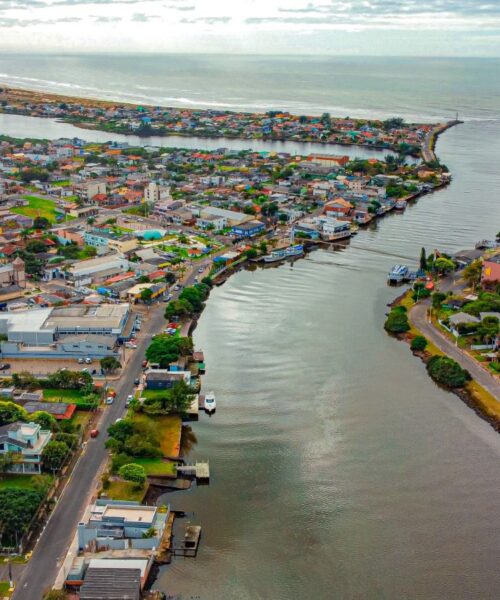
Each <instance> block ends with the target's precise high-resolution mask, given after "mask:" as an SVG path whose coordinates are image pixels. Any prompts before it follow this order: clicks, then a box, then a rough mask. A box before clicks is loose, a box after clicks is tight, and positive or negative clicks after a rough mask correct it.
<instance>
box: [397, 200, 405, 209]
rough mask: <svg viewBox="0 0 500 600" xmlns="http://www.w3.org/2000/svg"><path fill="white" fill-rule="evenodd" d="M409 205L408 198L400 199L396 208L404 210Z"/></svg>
mask: <svg viewBox="0 0 500 600" xmlns="http://www.w3.org/2000/svg"><path fill="white" fill-rule="evenodd" d="M407 206H408V202H407V201H406V200H398V201H397V202H396V204H395V206H394V208H395V209H396V210H404V209H405V208H406V207H407Z"/></svg>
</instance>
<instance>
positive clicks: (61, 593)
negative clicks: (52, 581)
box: [43, 590, 69, 600]
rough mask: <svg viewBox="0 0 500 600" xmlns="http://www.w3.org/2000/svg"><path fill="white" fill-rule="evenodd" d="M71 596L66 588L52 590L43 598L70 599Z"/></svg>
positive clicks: (49, 599)
mask: <svg viewBox="0 0 500 600" xmlns="http://www.w3.org/2000/svg"><path fill="white" fill-rule="evenodd" d="M68 599H69V596H68V593H67V592H66V590H50V592H47V593H46V594H45V596H44V597H43V600H68Z"/></svg>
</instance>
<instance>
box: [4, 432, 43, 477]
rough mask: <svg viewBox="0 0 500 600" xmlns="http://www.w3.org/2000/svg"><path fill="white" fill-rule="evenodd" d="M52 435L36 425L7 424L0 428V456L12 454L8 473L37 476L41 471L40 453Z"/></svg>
mask: <svg viewBox="0 0 500 600" xmlns="http://www.w3.org/2000/svg"><path fill="white" fill-rule="evenodd" d="M51 436H52V434H51V432H50V431H46V430H44V429H42V428H41V427H40V425H38V424H37V423H21V422H18V421H17V422H15V423H9V424H8V425H3V426H2V427H0V454H7V453H9V452H12V453H14V455H15V459H14V460H13V464H12V465H11V466H10V467H9V468H8V471H9V472H10V473H22V474H30V475H33V474H37V473H41V470H42V452H43V450H44V448H45V447H46V446H47V444H48V443H49V441H50V438H51Z"/></svg>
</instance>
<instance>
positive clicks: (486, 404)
mask: <svg viewBox="0 0 500 600" xmlns="http://www.w3.org/2000/svg"><path fill="white" fill-rule="evenodd" d="M466 388H467V390H468V391H469V393H470V395H471V396H472V397H473V398H474V399H475V400H476V402H478V404H480V405H481V406H482V407H483V408H484V410H485V412H486V413H488V414H489V415H490V416H492V417H496V418H497V419H499V420H500V402H499V401H498V400H497V399H496V398H495V396H493V395H492V394H490V393H489V392H488V391H487V390H485V389H484V388H483V387H481V386H480V385H479V384H478V383H477V381H469V383H468V384H467V385H466Z"/></svg>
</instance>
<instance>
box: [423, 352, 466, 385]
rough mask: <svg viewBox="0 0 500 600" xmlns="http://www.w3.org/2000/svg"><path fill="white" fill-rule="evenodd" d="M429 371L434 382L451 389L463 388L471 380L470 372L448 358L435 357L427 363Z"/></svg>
mask: <svg viewBox="0 0 500 600" xmlns="http://www.w3.org/2000/svg"><path fill="white" fill-rule="evenodd" d="M427 371H428V373H429V375H430V376H431V377H432V379H434V381H436V382H437V383H440V384H441V385H443V386H445V387H449V388H459V387H463V386H464V385H465V384H466V383H467V382H468V381H470V379H471V376H470V374H469V372H468V371H466V370H465V369H462V367H461V366H460V365H459V364H458V363H457V362H456V361H455V360H453V359H452V358H448V357H447V356H437V355H436V356H433V357H432V358H431V359H430V360H429V362H428V363H427Z"/></svg>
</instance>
